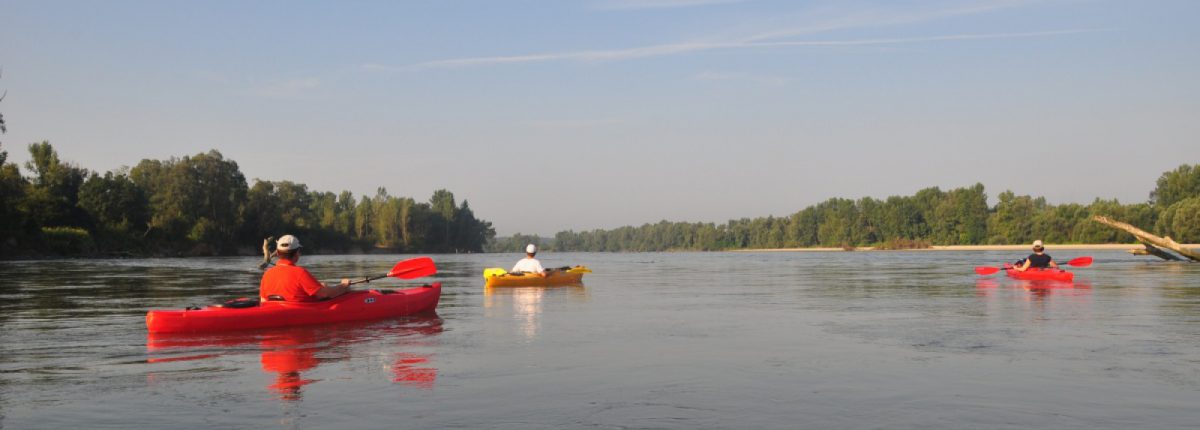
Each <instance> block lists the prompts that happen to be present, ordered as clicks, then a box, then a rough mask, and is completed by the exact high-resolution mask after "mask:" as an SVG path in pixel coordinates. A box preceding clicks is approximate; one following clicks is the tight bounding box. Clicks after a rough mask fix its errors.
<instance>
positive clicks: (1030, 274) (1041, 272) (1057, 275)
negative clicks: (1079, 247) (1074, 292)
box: [1004, 263, 1075, 281]
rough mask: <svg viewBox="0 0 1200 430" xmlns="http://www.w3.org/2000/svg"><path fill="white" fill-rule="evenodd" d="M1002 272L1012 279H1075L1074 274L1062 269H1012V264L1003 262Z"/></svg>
mask: <svg viewBox="0 0 1200 430" xmlns="http://www.w3.org/2000/svg"><path fill="white" fill-rule="evenodd" d="M1004 272H1005V273H1007V274H1008V277H1010V278H1013V279H1021V280H1026V281H1071V280H1073V279H1075V274H1074V273H1071V272H1068V271H1066V270H1063V269H1049V268H1047V269H1035V268H1030V269H1028V270H1026V271H1024V272H1021V271H1018V270H1017V269H1014V268H1013V266H1012V264H1007V263H1006V264H1004Z"/></svg>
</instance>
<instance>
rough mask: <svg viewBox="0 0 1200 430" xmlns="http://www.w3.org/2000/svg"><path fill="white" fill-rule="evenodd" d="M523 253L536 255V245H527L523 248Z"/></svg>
mask: <svg viewBox="0 0 1200 430" xmlns="http://www.w3.org/2000/svg"><path fill="white" fill-rule="evenodd" d="M525 253H526V254H537V245H534V244H532V243H531V244H529V245H528V246H526V247H525Z"/></svg>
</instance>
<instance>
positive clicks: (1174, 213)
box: [1158, 196, 1200, 243]
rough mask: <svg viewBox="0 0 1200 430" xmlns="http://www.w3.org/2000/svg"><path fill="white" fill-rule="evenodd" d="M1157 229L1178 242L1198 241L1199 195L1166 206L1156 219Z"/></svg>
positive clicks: (1199, 231) (1199, 224) (1199, 236)
mask: <svg viewBox="0 0 1200 430" xmlns="http://www.w3.org/2000/svg"><path fill="white" fill-rule="evenodd" d="M1158 231H1160V232H1162V233H1163V234H1165V235H1167V236H1170V237H1171V239H1174V240H1175V241H1177V242H1180V243H1197V242H1200V196H1197V197H1188V198H1186V199H1183V200H1179V201H1177V202H1175V203H1172V204H1171V206H1168V207H1167V209H1166V210H1164V211H1163V212H1162V216H1161V217H1160V218H1159V219H1158Z"/></svg>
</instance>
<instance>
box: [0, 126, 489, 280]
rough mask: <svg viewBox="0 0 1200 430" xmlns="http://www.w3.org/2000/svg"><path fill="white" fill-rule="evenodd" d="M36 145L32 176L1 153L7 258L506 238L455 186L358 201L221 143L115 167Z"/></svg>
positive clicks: (453, 243)
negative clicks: (249, 161)
mask: <svg viewBox="0 0 1200 430" xmlns="http://www.w3.org/2000/svg"><path fill="white" fill-rule="evenodd" d="M29 154H30V156H31V159H30V161H29V162H28V163H26V164H25V168H26V170H27V171H28V173H29V176H28V177H26V176H23V175H22V172H21V170H20V169H19V168H18V167H17V166H16V165H15V164H13V163H8V162H7V158H8V153H7V152H6V151H3V150H0V256H30V255H32V256H36V255H80V254H83V255H86V254H91V253H96V254H100V255H228V254H234V253H239V252H240V253H247V252H258V249H259V246H260V245H261V241H262V239H263V238H265V237H267V236H279V235H282V234H285V233H290V234H295V235H298V236H300V237H301V243H303V244H304V245H305V247H306V248H307V249H310V250H315V251H325V252H346V251H352V252H353V251H369V250H371V249H377V248H381V249H386V250H388V251H393V252H479V251H482V250H483V247H484V245H485V244H486V243H487V242H488V241H490V240H492V239H493V238H494V236H495V230H493V229H492V226H491V223H489V222H487V221H484V220H481V219H478V218H476V217H475V214H474V213H473V212H472V211H471V208H470V206H469V205H468V204H467V202H466V201H463V202H462V204H461V205H458V204H456V203H455V201H454V194H453V193H451V192H449V191H446V190H438V191H436V192H434V193H433V196H432V197H431V198H430V200H429V202H427V203H426V202H417V201H415V200H413V199H412V198H408V197H396V196H391V195H388V193H387V190H385V189H384V188H382V187H381V188H379V189H378V191H377V192H376V194H375V195H374V196H371V197H367V196H363V197H361V198H359V199H357V200H356V199H355V196H354V195H353V194H352V193H350V192H349V191H343V192H341V193H339V194H334V193H331V192H324V191H313V190H309V189H308V187H307V186H306V185H304V184H302V183H296V182H291V181H280V182H271V181H261V180H257V179H256V180H255V181H254V184H253V185H252V186H250V185H248V184H247V182H246V178H245V176H244V175H242V172H241V171H240V170H239V169H238V165H237V163H236V162H234V161H233V160H229V159H226V158H224V157H222V156H221V153H219V152H217V151H209V152H207V153H201V154H196V155H192V156H186V157H183V158H171V159H169V160H149V159H146V160H142V161H141V162H140V163H138V164H137V165H136V166H134V167H133V168H128V169H127V168H122V169H118V170H115V171H110V172H105V173H104V174H100V173H97V172H92V171H89V170H87V169H84V168H82V167H79V166H76V165H74V164H71V163H66V162H63V161H62V160H60V159H59V157H58V153H57V152H56V151H55V150H54V148H53V147H52V146H51V145H50V143H49V142H41V143H35V144H31V145H29Z"/></svg>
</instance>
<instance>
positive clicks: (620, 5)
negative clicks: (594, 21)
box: [592, 0, 746, 10]
mask: <svg viewBox="0 0 1200 430" xmlns="http://www.w3.org/2000/svg"><path fill="white" fill-rule="evenodd" d="M744 1H746V0H605V1H601V2H597V3H595V4H593V5H592V7H593V8H595V9H600V10H638V9H668V8H679V7H694V6H708V5H714V4H727V3H741V2H744Z"/></svg>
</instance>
